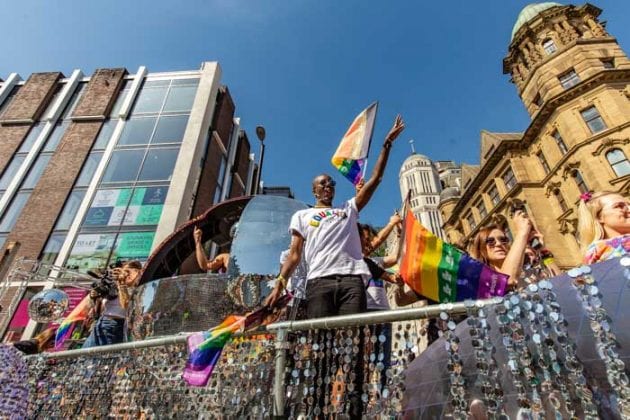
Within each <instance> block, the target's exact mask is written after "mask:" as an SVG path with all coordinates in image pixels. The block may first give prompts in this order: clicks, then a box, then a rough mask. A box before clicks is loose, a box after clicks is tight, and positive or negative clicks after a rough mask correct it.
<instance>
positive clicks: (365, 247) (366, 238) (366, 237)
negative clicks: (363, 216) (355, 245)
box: [357, 223, 377, 255]
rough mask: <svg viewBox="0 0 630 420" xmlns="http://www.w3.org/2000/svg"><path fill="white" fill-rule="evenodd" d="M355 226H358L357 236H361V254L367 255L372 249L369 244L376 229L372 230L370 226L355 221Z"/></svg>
mask: <svg viewBox="0 0 630 420" xmlns="http://www.w3.org/2000/svg"><path fill="white" fill-rule="evenodd" d="M357 226H358V228H359V237H360V238H361V250H362V251H363V254H365V255H369V254H370V253H371V252H372V251H373V250H372V246H371V245H370V244H371V243H372V239H374V237H375V236H376V234H377V233H376V230H374V228H373V227H372V226H370V225H368V224H364V223H357Z"/></svg>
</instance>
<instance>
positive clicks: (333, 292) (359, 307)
mask: <svg viewBox="0 0 630 420" xmlns="http://www.w3.org/2000/svg"><path fill="white" fill-rule="evenodd" d="M366 311H367V298H366V295H365V284H364V283H363V279H362V277H361V276H353V275H334V276H326V277H322V278H317V279H311V280H309V281H308V283H307V285H306V315H307V317H308V318H309V319H312V318H322V317H326V316H335V315H350V314H358V313H362V312H366ZM359 331H360V335H359V337H360V344H359V346H358V347H359V353H358V354H357V355H356V357H357V360H356V370H355V372H354V373H355V375H356V376H355V380H354V389H353V390H352V391H349V392H347V394H346V395H347V396H348V400H349V401H350V410H349V413H348V414H349V415H350V417H351V418H353V419H360V418H361V414H362V413H363V402H362V401H361V394H362V393H363V376H364V373H363V371H364V360H363V352H364V347H365V340H364V334H363V328H359ZM324 334H325V332H324ZM326 359H327V358H326ZM328 365H330V361H328V360H324V366H328ZM336 365H337V366H341V364H340V362H339V361H337V363H336ZM319 374H322V375H323V374H325V373H324V372H318V375H319ZM331 374H332V375H334V374H335V373H334V372H331ZM323 386H327V385H323ZM328 386H330V385H328ZM324 394H325V392H322V393H321V395H322V398H321V399H320V400H319V401H318V404H319V406H320V407H322V408H323V407H324V405H325V402H324V399H323V395H324Z"/></svg>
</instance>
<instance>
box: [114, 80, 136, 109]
mask: <svg viewBox="0 0 630 420" xmlns="http://www.w3.org/2000/svg"><path fill="white" fill-rule="evenodd" d="M131 82H132V81H131V80H125V81H124V82H123V83H124V84H123V86H122V88H121V89H120V92H118V96H117V97H116V102H114V106H113V107H112V111H111V112H110V113H109V115H110V117H111V118H118V113H119V112H120V108H122V104H123V102H125V98H127V94H128V93H129V90H130V88H131Z"/></svg>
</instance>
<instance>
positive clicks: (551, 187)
mask: <svg viewBox="0 0 630 420" xmlns="http://www.w3.org/2000/svg"><path fill="white" fill-rule="evenodd" d="M561 185H562V183H561V182H560V181H558V182H550V183H549V184H547V188H545V195H546V196H547V197H551V196H552V195H554V194H555V191H556V190H557V189H559V188H560V186H561Z"/></svg>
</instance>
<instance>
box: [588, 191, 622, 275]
mask: <svg viewBox="0 0 630 420" xmlns="http://www.w3.org/2000/svg"><path fill="white" fill-rule="evenodd" d="M578 233H579V235H580V236H579V237H580V245H582V250H583V251H584V262H585V263H586V264H595V263H596V262H599V261H605V260H608V259H611V258H615V257H621V256H623V255H626V254H628V252H630V203H629V202H628V199H627V198H626V197H624V196H622V195H620V194H617V193H614V192H608V191H600V192H596V193H590V192H588V193H584V194H582V195H581V196H580V204H579V206H578Z"/></svg>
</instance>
